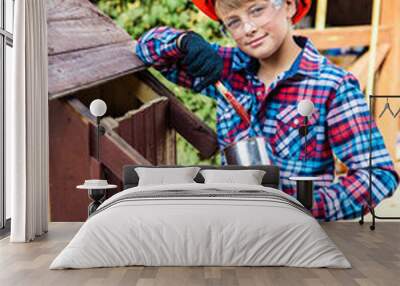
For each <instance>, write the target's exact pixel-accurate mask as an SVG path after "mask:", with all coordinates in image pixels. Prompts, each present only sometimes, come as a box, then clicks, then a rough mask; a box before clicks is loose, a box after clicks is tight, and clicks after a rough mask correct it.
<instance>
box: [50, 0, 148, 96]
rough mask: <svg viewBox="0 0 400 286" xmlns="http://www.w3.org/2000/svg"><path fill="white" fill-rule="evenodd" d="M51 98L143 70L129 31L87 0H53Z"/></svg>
mask: <svg viewBox="0 0 400 286" xmlns="http://www.w3.org/2000/svg"><path fill="white" fill-rule="evenodd" d="M48 2H49V3H48V6H47V7H48V9H47V25H48V54H49V70H48V72H49V98H50V99H54V98H58V97H61V96H64V95H66V94H70V93H73V92H75V91H77V90H80V89H83V88H89V87H91V86H94V85H98V84H100V83H104V82H106V81H109V80H111V79H114V78H117V77H119V76H122V75H125V74H128V73H132V72H135V71H137V70H141V69H144V68H145V66H144V64H143V63H142V62H141V61H140V60H139V59H138V58H137V57H136V55H135V53H134V51H135V48H134V45H135V43H134V41H132V39H131V37H130V36H129V34H128V33H127V32H126V31H124V30H123V29H121V28H119V27H117V25H116V24H115V23H114V22H113V21H112V20H111V19H110V18H109V17H108V16H106V15H104V14H103V13H102V12H100V11H99V10H98V9H97V7H96V6H94V5H93V4H92V3H90V2H89V1H88V0H68V1H60V0H50V1H48Z"/></svg>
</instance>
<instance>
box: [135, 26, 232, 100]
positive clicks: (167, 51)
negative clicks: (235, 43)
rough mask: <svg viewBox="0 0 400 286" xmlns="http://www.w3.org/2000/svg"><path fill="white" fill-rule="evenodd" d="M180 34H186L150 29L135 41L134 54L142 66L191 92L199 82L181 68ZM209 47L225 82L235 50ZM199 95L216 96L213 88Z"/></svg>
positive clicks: (204, 90) (169, 29) (211, 44)
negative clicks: (219, 63)
mask: <svg viewBox="0 0 400 286" xmlns="http://www.w3.org/2000/svg"><path fill="white" fill-rule="evenodd" d="M183 32H185V31H184V30H180V29H175V28H171V27H166V26H162V27H156V28H153V29H150V30H149V31H147V32H146V33H145V34H143V35H142V36H141V37H140V38H139V39H138V41H137V45H136V48H135V49H136V51H135V52H136V55H137V56H138V58H139V59H140V60H141V61H142V62H144V63H145V64H146V65H149V66H153V67H154V68H155V69H157V70H158V71H160V72H161V74H162V75H163V76H164V77H165V78H167V79H168V80H169V81H171V82H173V83H175V84H178V85H180V86H183V87H186V88H190V89H192V88H193V86H195V85H197V83H198V82H199V81H201V80H202V78H201V77H193V76H191V75H189V74H188V73H187V69H186V67H185V66H184V65H182V64H181V61H180V59H182V57H183V54H182V52H181V51H180V50H179V48H178V47H177V44H176V38H177V37H178V36H179V35H180V34H181V33H183ZM210 46H211V47H212V48H213V49H214V50H215V51H217V52H218V54H219V55H220V56H221V57H222V59H223V62H224V69H223V72H222V76H221V79H224V78H227V77H228V76H229V75H230V72H231V68H232V65H233V55H234V48H232V47H223V46H220V45H218V44H215V43H210ZM201 93H202V94H204V95H207V96H210V97H212V98H215V99H216V98H217V96H218V95H219V94H218V92H217V90H216V88H215V87H214V86H209V87H207V88H205V89H203V90H202V91H201Z"/></svg>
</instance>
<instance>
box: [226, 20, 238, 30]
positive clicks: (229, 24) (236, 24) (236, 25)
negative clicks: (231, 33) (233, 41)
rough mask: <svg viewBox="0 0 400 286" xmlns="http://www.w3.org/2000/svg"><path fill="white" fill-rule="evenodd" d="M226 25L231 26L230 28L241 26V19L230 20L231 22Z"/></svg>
mask: <svg viewBox="0 0 400 286" xmlns="http://www.w3.org/2000/svg"><path fill="white" fill-rule="evenodd" d="M226 26H227V28H229V29H234V28H237V27H239V26H240V21H239V20H232V21H229V22H228V23H227V24H226Z"/></svg>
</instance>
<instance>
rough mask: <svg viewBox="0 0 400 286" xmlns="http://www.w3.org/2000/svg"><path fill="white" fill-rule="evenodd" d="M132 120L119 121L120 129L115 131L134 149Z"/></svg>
mask: <svg viewBox="0 0 400 286" xmlns="http://www.w3.org/2000/svg"><path fill="white" fill-rule="evenodd" d="M132 130H133V128H132V120H130V119H129V118H128V119H124V120H121V121H119V124H118V127H117V128H116V129H115V131H116V132H117V133H118V134H119V135H120V136H121V137H122V138H123V139H124V140H125V141H126V143H128V144H129V145H131V146H132V147H133V146H135V144H134V142H133V135H132Z"/></svg>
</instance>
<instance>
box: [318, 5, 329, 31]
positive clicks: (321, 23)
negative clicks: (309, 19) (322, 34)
mask: <svg viewBox="0 0 400 286" xmlns="http://www.w3.org/2000/svg"><path fill="white" fill-rule="evenodd" d="M327 8H328V0H318V1H317V16H316V19H315V29H317V30H323V29H325V25H326V12H327Z"/></svg>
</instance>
